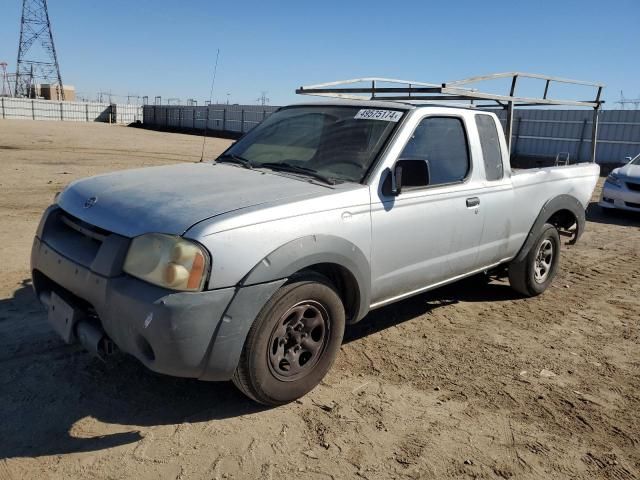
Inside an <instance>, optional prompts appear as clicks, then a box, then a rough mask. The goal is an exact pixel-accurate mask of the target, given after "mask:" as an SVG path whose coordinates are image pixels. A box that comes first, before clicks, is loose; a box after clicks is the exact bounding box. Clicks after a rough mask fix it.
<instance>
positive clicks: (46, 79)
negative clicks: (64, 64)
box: [15, 0, 64, 100]
mask: <svg viewBox="0 0 640 480" xmlns="http://www.w3.org/2000/svg"><path fill="white" fill-rule="evenodd" d="M34 44H37V45H39V46H40V47H41V51H40V52H38V51H34V50H32V48H31V47H33V46H34ZM38 80H39V81H40V82H39V83H49V84H50V85H55V84H57V85H59V86H60V97H61V99H62V100H64V87H63V84H62V76H61V75H60V66H59V65H58V57H57V55H56V47H55V45H54V44H53V33H52V32H51V22H50V21H49V11H48V9H47V0H22V18H21V20H20V43H19V44H18V66H17V68H16V86H15V96H16V97H32V96H35V91H34V88H35V83H36V82H37V81H38Z"/></svg>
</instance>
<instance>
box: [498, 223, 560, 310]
mask: <svg viewBox="0 0 640 480" xmlns="http://www.w3.org/2000/svg"><path fill="white" fill-rule="evenodd" d="M559 261H560V236H559V235H558V230H557V229H556V227H554V226H553V225H551V224H549V223H546V224H545V225H544V226H543V227H542V231H541V232H540V235H539V236H538V238H537V240H536V242H535V243H534V244H533V246H532V248H531V249H530V250H529V252H527V255H526V256H525V257H524V258H523V259H522V260H520V261H513V262H511V264H510V265H509V283H510V284H511V287H512V288H513V289H515V290H516V291H518V292H520V293H522V294H523V295H525V296H527V297H533V296H535V295H540V294H541V293H542V292H544V291H545V290H546V289H547V287H548V286H549V285H550V284H551V282H552V281H553V278H554V277H555V276H556V273H557V271H558V264H559Z"/></svg>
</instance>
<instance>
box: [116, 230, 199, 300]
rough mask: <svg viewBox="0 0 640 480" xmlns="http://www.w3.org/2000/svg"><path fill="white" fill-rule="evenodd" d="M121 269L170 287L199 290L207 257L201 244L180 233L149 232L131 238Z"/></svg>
mask: <svg viewBox="0 0 640 480" xmlns="http://www.w3.org/2000/svg"><path fill="white" fill-rule="evenodd" d="M123 270H124V271H125V272H127V273H128V274H129V275H132V276H134V277H137V278H139V279H141V280H144V281H146V282H149V283H153V284H154V285H159V286H161V287H165V288H170V289H172V290H182V291H189V292H194V291H199V290H202V288H203V286H204V281H205V280H206V277H207V272H208V270H209V257H208V255H207V253H206V251H205V250H204V248H202V247H201V246H200V245H198V244H197V243H195V242H191V241H189V240H185V239H184V238H182V237H176V236H173V235H165V234H161V233H148V234H146V235H141V236H139V237H136V238H134V239H133V240H132V241H131V245H130V246H129V251H128V252H127V258H126V259H125V261H124V267H123Z"/></svg>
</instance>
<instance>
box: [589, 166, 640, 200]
mask: <svg viewBox="0 0 640 480" xmlns="http://www.w3.org/2000/svg"><path fill="white" fill-rule="evenodd" d="M599 205H600V207H602V209H603V210H604V211H605V212H607V211H609V210H611V209H619V210H628V211H631V212H640V154H638V155H636V156H635V157H634V158H632V159H629V163H627V164H626V165H625V166H623V167H620V168H616V169H615V170H613V171H612V172H611V173H610V174H609V176H608V177H607V179H606V180H605V182H604V186H603V187H602V194H601V196H600V203H599Z"/></svg>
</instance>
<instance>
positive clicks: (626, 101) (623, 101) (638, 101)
mask: <svg viewBox="0 0 640 480" xmlns="http://www.w3.org/2000/svg"><path fill="white" fill-rule="evenodd" d="M616 103H617V104H618V105H620V109H621V110H624V108H625V107H626V106H627V105H633V106H634V107H635V109H636V110H638V108H640V97H639V98H625V96H624V92H623V91H622V90H621V91H620V100H618V101H617V102H616Z"/></svg>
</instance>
